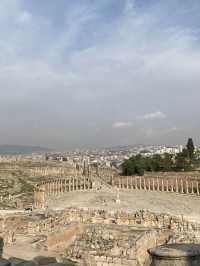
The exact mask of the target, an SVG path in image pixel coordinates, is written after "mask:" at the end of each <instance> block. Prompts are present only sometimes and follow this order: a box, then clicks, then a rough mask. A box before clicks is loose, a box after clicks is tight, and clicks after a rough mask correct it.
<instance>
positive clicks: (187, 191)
mask: <svg viewBox="0 0 200 266" xmlns="http://www.w3.org/2000/svg"><path fill="white" fill-rule="evenodd" d="M185 184H186V194H188V193H189V189H188V181H187V180H186V182H185Z"/></svg>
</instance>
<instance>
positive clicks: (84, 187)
mask: <svg viewBox="0 0 200 266" xmlns="http://www.w3.org/2000/svg"><path fill="white" fill-rule="evenodd" d="M85 189H86V186H85V176H84V177H83V190H85Z"/></svg>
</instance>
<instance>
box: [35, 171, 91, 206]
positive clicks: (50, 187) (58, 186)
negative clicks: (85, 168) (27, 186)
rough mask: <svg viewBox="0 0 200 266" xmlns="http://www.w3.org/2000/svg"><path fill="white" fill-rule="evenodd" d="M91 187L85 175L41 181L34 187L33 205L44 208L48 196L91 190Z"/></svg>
mask: <svg viewBox="0 0 200 266" xmlns="http://www.w3.org/2000/svg"><path fill="white" fill-rule="evenodd" d="M92 188H93V183H92V179H91V178H89V177H86V176H83V177H79V178H78V177H71V178H66V179H56V180H51V181H46V182H42V183H41V184H40V185H37V186H36V188H35V191H34V205H35V208H44V206H45V202H46V201H47V200H48V198H49V197H52V196H53V197H55V196H60V195H62V194H64V193H66V192H73V191H78V190H79V191H85V190H91V189H92Z"/></svg>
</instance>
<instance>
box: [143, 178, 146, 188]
mask: <svg viewBox="0 0 200 266" xmlns="http://www.w3.org/2000/svg"><path fill="white" fill-rule="evenodd" d="M143 182H144V190H146V180H145V177H144V178H143Z"/></svg>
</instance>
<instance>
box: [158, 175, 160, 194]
mask: <svg viewBox="0 0 200 266" xmlns="http://www.w3.org/2000/svg"><path fill="white" fill-rule="evenodd" d="M159 190H160V184H159V178H157V191H159Z"/></svg>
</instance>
